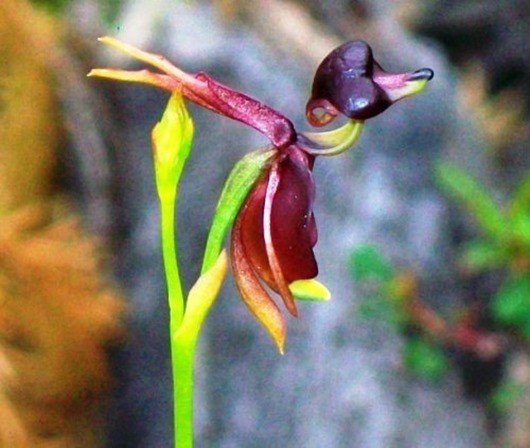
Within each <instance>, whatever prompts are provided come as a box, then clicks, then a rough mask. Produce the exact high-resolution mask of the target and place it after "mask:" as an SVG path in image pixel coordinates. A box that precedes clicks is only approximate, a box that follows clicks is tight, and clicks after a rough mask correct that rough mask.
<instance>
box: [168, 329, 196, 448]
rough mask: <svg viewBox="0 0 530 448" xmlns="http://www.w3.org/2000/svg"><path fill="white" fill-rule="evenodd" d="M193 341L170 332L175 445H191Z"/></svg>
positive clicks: (187, 447) (190, 446) (189, 447)
mask: <svg viewBox="0 0 530 448" xmlns="http://www.w3.org/2000/svg"><path fill="white" fill-rule="evenodd" d="M194 354H195V341H189V340H187V339H186V338H183V337H180V338H179V337H177V335H176V333H174V332H172V334H171V359H172V364H173V412H174V414H173V422H174V430H175V433H174V434H175V447H176V448H192V447H193V360H194Z"/></svg>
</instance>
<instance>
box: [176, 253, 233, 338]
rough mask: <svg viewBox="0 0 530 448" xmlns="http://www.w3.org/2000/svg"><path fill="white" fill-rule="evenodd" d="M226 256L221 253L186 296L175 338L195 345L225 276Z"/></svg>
mask: <svg viewBox="0 0 530 448" xmlns="http://www.w3.org/2000/svg"><path fill="white" fill-rule="evenodd" d="M227 264H228V256H227V255H226V251H224V250H223V251H222V252H221V254H220V255H219V257H218V258H217V261H216V262H215V263H214V265H213V266H212V268H211V269H209V270H208V271H207V272H205V273H204V274H202V275H201V276H200V277H199V279H198V280H197V281H196V282H195V284H194V285H193V287H192V288H191V290H190V293H189V294H188V300H187V301H186V313H185V314H184V319H183V320H182V323H181V325H180V327H179V328H178V330H177V333H176V335H175V337H176V338H177V339H182V338H184V339H185V340H187V341H190V342H191V343H195V341H196V339H197V336H198V334H199V330H200V328H201V325H202V322H203V321H204V318H205V317H206V315H207V314H208V311H209V310H210V308H211V306H212V304H213V302H214V300H215V299H216V297H217V295H218V293H219V290H220V289H221V285H222V284H223V280H224V278H225V275H226V267H227Z"/></svg>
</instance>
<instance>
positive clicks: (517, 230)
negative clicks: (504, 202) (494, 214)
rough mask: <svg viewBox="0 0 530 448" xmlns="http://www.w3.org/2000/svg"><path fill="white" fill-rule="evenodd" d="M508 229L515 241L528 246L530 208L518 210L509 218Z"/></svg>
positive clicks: (529, 245) (529, 242)
mask: <svg viewBox="0 0 530 448" xmlns="http://www.w3.org/2000/svg"><path fill="white" fill-rule="evenodd" d="M510 231H511V233H512V235H513V239H514V241H515V242H518V243H520V244H521V245H523V246H526V247H530V210H528V211H525V210H522V209H521V210H520V211H519V212H518V213H516V214H515V215H513V216H511V219H510Z"/></svg>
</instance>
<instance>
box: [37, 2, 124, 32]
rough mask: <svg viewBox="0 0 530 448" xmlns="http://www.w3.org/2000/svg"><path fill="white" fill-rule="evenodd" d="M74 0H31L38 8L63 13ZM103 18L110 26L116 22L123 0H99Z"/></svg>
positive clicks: (55, 13)
mask: <svg viewBox="0 0 530 448" xmlns="http://www.w3.org/2000/svg"><path fill="white" fill-rule="evenodd" d="M71 2H72V0H31V3H33V4H34V5H35V6H37V7H38V8H41V9H44V10H46V11H48V12H50V13H51V14H54V15H59V14H62V13H63V12H64V11H65V10H66V8H67V7H68V6H69V5H70V3H71ZM97 4H98V9H99V13H100V17H101V20H102V21H103V23H105V25H107V26H110V25H112V24H113V23H115V22H116V19H117V18H118V15H119V13H120V10H121V7H122V0H97Z"/></svg>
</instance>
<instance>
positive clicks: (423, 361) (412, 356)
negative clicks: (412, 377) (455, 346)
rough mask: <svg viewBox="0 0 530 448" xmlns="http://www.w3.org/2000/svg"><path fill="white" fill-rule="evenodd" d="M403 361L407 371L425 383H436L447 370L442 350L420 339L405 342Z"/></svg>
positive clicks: (447, 366)
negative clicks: (425, 381)
mask: <svg viewBox="0 0 530 448" xmlns="http://www.w3.org/2000/svg"><path fill="white" fill-rule="evenodd" d="M403 360H404V362H405V365H406V366H407V368H408V369H410V370H411V371H412V372H414V373H415V374H416V375H418V376H420V377H421V378H423V379H425V380H427V381H438V380H439V379H440V378H441V377H442V376H443V375H444V374H445V372H447V370H448V368H449V362H448V360H447V358H446V356H445V354H444V352H443V350H442V349H440V348H439V347H437V346H435V345H432V344H430V343H429V342H427V341H425V340H423V339H421V338H413V339H410V340H408V341H407V343H406V344H405V351H404V355H403Z"/></svg>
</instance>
